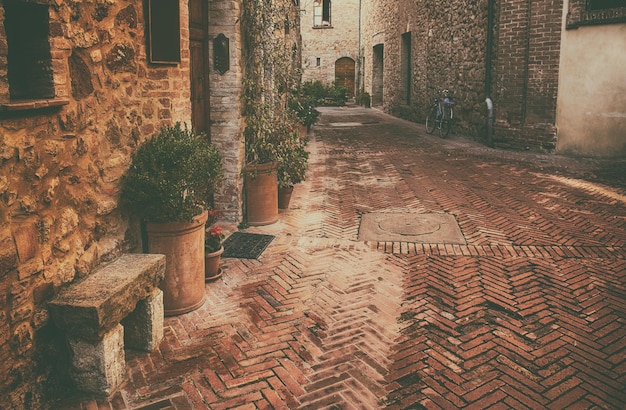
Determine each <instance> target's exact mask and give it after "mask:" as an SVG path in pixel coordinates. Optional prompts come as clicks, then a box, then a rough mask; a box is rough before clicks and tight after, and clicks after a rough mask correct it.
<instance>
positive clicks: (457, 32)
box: [364, 0, 486, 136]
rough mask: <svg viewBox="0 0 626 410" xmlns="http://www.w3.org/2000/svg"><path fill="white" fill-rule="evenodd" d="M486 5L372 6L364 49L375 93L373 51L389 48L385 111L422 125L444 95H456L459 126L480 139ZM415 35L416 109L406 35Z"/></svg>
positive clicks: (367, 77) (368, 78)
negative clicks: (406, 67)
mask: <svg viewBox="0 0 626 410" xmlns="http://www.w3.org/2000/svg"><path fill="white" fill-rule="evenodd" d="M485 5H486V2H484V1H481V2H475V1H470V0H466V1H452V0H444V1H438V2H431V1H418V2H375V1H369V2H368V8H369V10H368V12H367V13H366V18H365V30H364V49H365V54H366V56H367V58H366V63H365V66H366V67H365V85H366V87H365V88H366V91H369V92H371V88H368V87H371V77H372V75H373V73H372V66H371V64H372V61H373V57H371V56H372V47H373V46H375V45H377V44H381V43H382V44H383V45H384V81H383V83H384V86H383V89H384V90H383V108H384V110H385V111H386V112H390V113H392V114H394V115H398V116H401V117H405V118H407V119H411V120H414V121H418V122H422V121H423V120H424V119H425V117H426V113H427V110H428V107H429V106H430V104H431V103H432V100H433V98H434V96H435V91H436V90H438V89H444V88H448V89H450V90H452V92H453V95H454V97H455V100H456V101H457V102H458V106H457V109H456V111H455V113H456V114H457V116H458V117H457V119H458V120H459V122H458V126H459V127H461V128H462V129H463V130H464V131H465V132H467V133H470V134H471V135H474V136H475V135H478V134H479V130H480V128H481V127H483V126H484V125H483V124H484V114H483V111H484V103H483V101H484V75H485V74H484V73H485V70H484V67H485V63H484V56H485V38H486V6H485ZM409 32H410V33H411V34H410V37H411V74H412V75H411V77H412V78H411V105H410V106H406V97H405V94H406V91H405V88H404V86H403V85H402V83H403V82H404V81H405V79H403V78H402V68H401V61H402V60H401V57H400V53H401V49H402V46H401V44H402V35H403V34H404V33H409Z"/></svg>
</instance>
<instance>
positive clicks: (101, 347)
mask: <svg viewBox="0 0 626 410" xmlns="http://www.w3.org/2000/svg"><path fill="white" fill-rule="evenodd" d="M68 344H69V347H70V355H71V367H70V376H71V378H72V380H73V382H74V384H75V385H76V387H77V388H78V389H79V390H81V391H84V392H89V393H94V394H97V395H103V396H108V395H110V394H111V393H113V392H115V390H116V389H117V387H118V386H119V385H120V384H121V383H122V381H124V379H125V374H126V358H125V355H124V328H123V327H122V325H120V324H118V325H117V326H115V327H114V328H113V329H111V330H110V331H109V332H107V333H106V334H104V335H103V337H102V339H101V340H99V341H97V342H89V341H85V340H83V339H81V338H69V339H68Z"/></svg>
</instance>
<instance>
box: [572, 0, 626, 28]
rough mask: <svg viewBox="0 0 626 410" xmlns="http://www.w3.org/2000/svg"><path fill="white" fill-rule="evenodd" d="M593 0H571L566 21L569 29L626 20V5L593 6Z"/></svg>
mask: <svg viewBox="0 0 626 410" xmlns="http://www.w3.org/2000/svg"><path fill="white" fill-rule="evenodd" d="M591 1H593V0H571V1H570V2H569V8H568V13H567V21H566V28H567V29H575V28H578V27H580V26H589V25H599V24H614V23H624V22H626V6H624V7H607V8H602V7H600V8H591V7H590V4H591Z"/></svg>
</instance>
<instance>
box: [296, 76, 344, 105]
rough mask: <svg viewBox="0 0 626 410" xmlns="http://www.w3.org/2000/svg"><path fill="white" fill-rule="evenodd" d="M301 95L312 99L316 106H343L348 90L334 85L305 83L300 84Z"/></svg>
mask: <svg viewBox="0 0 626 410" xmlns="http://www.w3.org/2000/svg"><path fill="white" fill-rule="evenodd" d="M302 94H303V95H304V96H307V97H310V98H312V100H313V101H314V103H315V105H316V106H320V105H334V106H341V105H345V104H346V101H348V88H347V87H344V86H338V85H337V84H336V83H333V84H330V85H324V84H322V82H321V81H319V80H317V81H307V82H305V83H304V84H302Z"/></svg>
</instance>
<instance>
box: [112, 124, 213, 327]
mask: <svg viewBox="0 0 626 410" xmlns="http://www.w3.org/2000/svg"><path fill="white" fill-rule="evenodd" d="M221 178H222V158H221V155H220V153H219V151H218V150H217V148H216V147H215V146H214V145H212V144H211V143H210V142H209V141H208V139H207V138H206V136H205V135H203V134H200V135H197V134H195V133H194V132H193V131H191V130H189V129H188V128H187V127H186V126H185V127H184V128H183V127H182V126H181V124H180V123H176V124H175V125H174V126H173V127H170V126H165V127H163V128H161V130H160V131H159V132H158V133H157V135H155V136H153V137H152V138H151V139H148V140H147V141H146V142H144V143H143V144H142V145H141V146H140V147H139V148H138V149H137V151H136V152H135V153H134V155H133V156H132V161H131V165H130V168H129V169H128V171H127V173H126V175H125V176H124V179H123V185H122V191H121V196H120V202H121V204H122V205H123V206H125V207H126V208H128V209H129V210H131V211H132V212H133V213H134V214H136V215H138V216H139V217H140V218H141V220H142V222H143V223H145V229H146V233H147V250H148V252H150V253H160V254H164V255H166V258H167V259H166V260H167V264H166V272H165V279H164V280H163V283H162V284H161V289H162V290H163V304H164V308H165V314H166V315H168V316H171V315H177V314H182V313H186V312H189V311H191V310H194V309H196V308H198V307H200V306H201V305H202V303H203V302H204V296H205V295H204V226H205V223H206V221H207V209H210V208H211V203H212V200H213V194H214V192H215V189H216V187H217V186H218V184H219V182H220V181H221Z"/></svg>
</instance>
